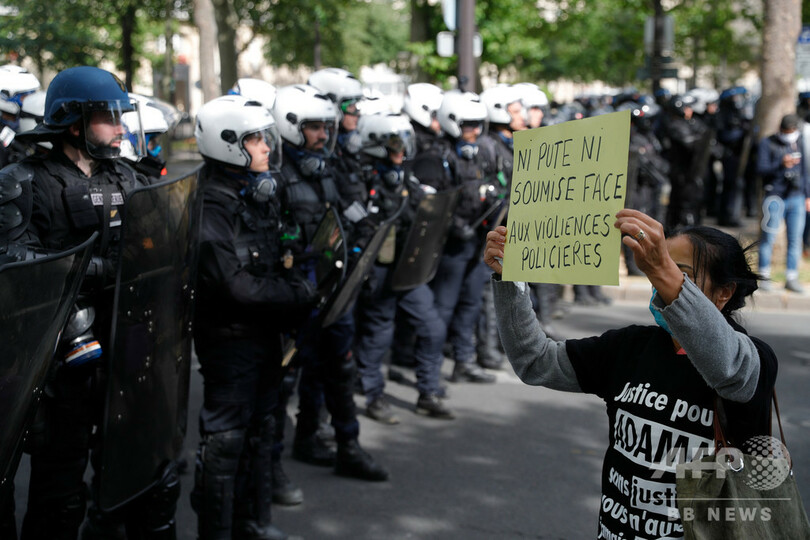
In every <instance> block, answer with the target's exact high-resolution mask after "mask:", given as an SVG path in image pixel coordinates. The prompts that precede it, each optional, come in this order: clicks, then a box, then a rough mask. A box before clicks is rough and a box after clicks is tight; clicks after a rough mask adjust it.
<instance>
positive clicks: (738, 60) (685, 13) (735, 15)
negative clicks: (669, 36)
mask: <svg viewBox="0 0 810 540" xmlns="http://www.w3.org/2000/svg"><path fill="white" fill-rule="evenodd" d="M761 6H762V3H761V2H755V1H754V0H744V1H739V2H711V3H708V2H705V1H698V0H684V1H683V2H681V3H680V4H679V5H678V6H676V7H674V8H673V9H672V11H671V15H672V16H673V17H674V19H675V44H676V45H675V56H676V58H678V59H680V60H681V61H683V62H684V63H687V64H689V63H691V62H692V60H693V59H694V58H697V60H698V65H700V66H728V69H729V73H727V74H726V78H728V79H730V80H734V79H736V78H737V77H739V76H740V75H742V74H743V72H744V71H745V70H747V69H750V68H752V67H756V62H757V61H758V55H759V48H760V43H761V38H760V31H761V29H762V25H763V21H762V9H761ZM735 28H736V30H735ZM746 28H747V31H742V29H746ZM727 82H729V81H720V83H727Z"/></svg>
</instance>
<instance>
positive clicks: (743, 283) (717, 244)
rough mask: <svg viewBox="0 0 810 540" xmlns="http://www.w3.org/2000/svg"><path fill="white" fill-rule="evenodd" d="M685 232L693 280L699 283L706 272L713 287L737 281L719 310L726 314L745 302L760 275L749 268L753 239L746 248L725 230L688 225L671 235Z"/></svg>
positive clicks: (753, 289) (729, 313) (682, 234)
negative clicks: (691, 259) (689, 244)
mask: <svg viewBox="0 0 810 540" xmlns="http://www.w3.org/2000/svg"><path fill="white" fill-rule="evenodd" d="M676 236H686V237H687V238H689V242H690V243H691V244H692V249H693V253H694V256H693V261H692V263H693V265H694V268H695V282H696V283H698V284H700V283H701V282H702V281H703V279H704V276H703V273H704V272H705V273H706V274H707V275H708V277H709V278H710V279H711V281H712V285H713V286H714V287H723V286H725V285H731V284H734V285H736V287H735V289H734V293H733V294H732V295H731V298H729V300H728V302H726V305H725V306H723V309H722V310H721V312H722V313H723V315H726V316H729V315H731V314H732V313H733V312H734V311H736V310H738V309H740V308H741V307H743V306H745V299H746V298H747V297H749V296H751V295H752V294H754V291H756V290H757V288H758V285H757V281H759V280H760V279H762V278H761V277H760V276H759V275H758V274H757V273H756V272H754V271H753V270H751V265H750V264H749V263H748V253H750V252H751V251H752V249H753V248H754V247H755V246H756V243H753V244H751V245H749V246H747V247H745V248H743V247H742V246H741V245H740V242H739V241H738V240H737V239H736V238H734V237H733V236H731V235H730V234H728V233H725V232H723V231H721V230H719V229H714V228H712V227H702V226H700V227H687V228H685V229H681V230H680V231H675V233H673V234H672V235H671V236H670V238H675V237H676Z"/></svg>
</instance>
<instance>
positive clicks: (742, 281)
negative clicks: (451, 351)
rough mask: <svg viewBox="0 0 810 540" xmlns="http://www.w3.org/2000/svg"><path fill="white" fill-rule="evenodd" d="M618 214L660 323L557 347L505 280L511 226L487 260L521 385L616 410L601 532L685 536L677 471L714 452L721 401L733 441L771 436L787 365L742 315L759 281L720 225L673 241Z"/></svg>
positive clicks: (491, 238)
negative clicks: (589, 397) (590, 397)
mask: <svg viewBox="0 0 810 540" xmlns="http://www.w3.org/2000/svg"><path fill="white" fill-rule="evenodd" d="M616 217H617V219H616V222H615V224H614V226H615V227H616V228H618V229H620V230H621V232H622V235H623V237H622V243H623V244H624V245H626V246H628V247H629V248H630V249H631V250H632V252H633V255H634V258H635V261H636V264H637V265H638V267H639V268H640V269H641V270H642V271H643V272H644V274H646V275H647V277H648V279H649V280H650V282H651V284H652V286H653V293H652V299H651V301H650V311H651V312H652V314H653V316H654V318H655V321H656V323H657V326H635V325H634V326H628V327H625V328H619V329H615V330H609V331H607V332H605V333H604V334H602V335H601V336H595V337H590V338H585V339H569V340H565V341H554V340H552V339H550V338H548V337H547V336H546V335H545V334H544V333H543V330H542V328H541V326H540V324H539V323H538V322H537V319H536V317H535V314H534V311H533V310H532V306H531V302H530V300H529V296H528V294H527V293H526V287H525V284H523V283H507V282H502V281H501V279H500V274H501V271H502V266H501V262H500V261H501V260H502V257H503V249H504V243H505V240H506V228H505V227H498V228H496V229H495V230H494V231H491V232H490V233H489V234H488V235H487V245H486V251H485V254H484V260H485V262H486V263H487V264H488V265H489V266H490V267H491V268H492V269H493V270H494V271H495V274H493V278H492V281H493V289H494V292H495V309H496V315H497V318H498V330H499V332H500V335H501V340H502V342H503V345H504V349H505V351H506V353H507V356H508V358H509V361H510V362H511V363H512V366H513V367H514V369H515V372H516V373H517V375H518V376H519V377H520V378H521V380H522V381H523V382H525V383H526V384H531V385H538V386H545V387H547V388H552V389H555V390H563V391H568V392H584V393H591V394H596V395H597V396H599V397H600V398H602V399H603V400H604V401H605V403H606V405H607V413H608V418H609V421H610V434H609V443H610V444H609V448H608V450H607V451H606V453H605V458H604V462H603V468H602V497H601V503H600V511H599V527H598V530H597V536H598V537H599V538H634V537H643V538H680V537H682V535H683V527H682V524H681V521H680V516H679V513H678V510H677V505H676V500H677V496H676V493H675V465H677V464H678V463H683V462H688V461H693V460H698V459H700V458H701V457H703V456H704V455H706V454H710V453H712V452H713V451H714V442H713V438H714V430H713V418H714V414H715V398H716V396H719V397H720V398H721V399H722V405H723V409H724V410H725V413H726V417H727V420H728V425H727V426H726V428H725V433H726V435H727V437H728V439H729V440H730V442H731V443H732V444H733V445H735V446H737V447H740V445H742V444H743V443H744V442H745V441H746V440H748V439H749V438H751V437H753V436H756V435H769V434H770V430H769V419H770V403H771V396H772V393H773V386H774V382H775V379H776V371H777V362H776V357H775V355H774V353H773V351H772V350H771V348H770V347H769V346H768V345H767V344H766V343H764V342H763V341H761V340H759V339H757V338H755V337H751V336H749V335H747V333H746V331H745V329H744V328H743V327H742V326H740V325H739V324H738V323H737V322H735V321H734V320H733V318H732V315H733V314H734V312H735V311H737V310H738V309H739V308H741V307H743V306H744V305H745V299H746V298H747V297H748V296H750V295H751V294H752V293H753V292H754V291H755V290H756V289H757V279H758V276H757V275H756V274H755V273H754V272H753V271H752V270H751V269H750V266H749V264H748V261H747V259H746V253H747V251H748V250H747V249H743V248H742V247H741V246H740V244H739V242H738V241H737V240H736V239H734V238H733V237H731V236H730V235H728V234H726V233H724V232H722V231H719V230H717V229H713V228H710V227H692V228H688V229H684V230H682V231H680V232H677V233H675V234H674V235H672V236H671V237H670V238H668V239H667V238H665V237H664V233H663V227H662V226H661V224H660V223H658V222H657V221H655V220H654V219H652V218H651V217H649V216H647V215H645V214H643V213H641V212H638V211H636V210H630V209H624V210H621V211H620V212H619V213H618V214H617V215H616Z"/></svg>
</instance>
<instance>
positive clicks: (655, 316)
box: [650, 287, 672, 336]
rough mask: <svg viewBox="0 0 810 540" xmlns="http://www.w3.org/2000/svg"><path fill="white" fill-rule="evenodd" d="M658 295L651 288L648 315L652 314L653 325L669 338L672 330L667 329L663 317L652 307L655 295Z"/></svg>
mask: <svg viewBox="0 0 810 540" xmlns="http://www.w3.org/2000/svg"><path fill="white" fill-rule="evenodd" d="M656 294H658V291H656V290H655V287H653V292H652V297H651V298H650V313H652V316H653V319H655V323H656V324H657V325H658V326H660V327H661V328H663V329H664V330H666V332H667V334H669V335H670V336H671V335H672V330H670V329H669V324H667V321H666V319H664V315H663V314H662V313H661V312H660V311H659V310H657V309H656V308H655V306H653V300H654V299H655V295H656Z"/></svg>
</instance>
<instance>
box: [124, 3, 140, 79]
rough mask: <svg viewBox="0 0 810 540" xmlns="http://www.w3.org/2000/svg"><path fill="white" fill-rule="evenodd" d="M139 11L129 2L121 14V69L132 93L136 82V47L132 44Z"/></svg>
mask: <svg viewBox="0 0 810 540" xmlns="http://www.w3.org/2000/svg"><path fill="white" fill-rule="evenodd" d="M136 14H137V9H136V7H135V4H134V3H130V2H128V3H127V4H126V5H125V7H124V11H123V12H122V13H121V67H122V68H123V69H124V84H126V85H127V89H128V90H129V91H130V92H131V91H132V84H133V83H134V82H135V77H134V72H135V62H134V58H133V57H134V56H135V47H134V45H133V44H132V36H133V35H134V34H135V25H136V24H138V21H137V18H136Z"/></svg>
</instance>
